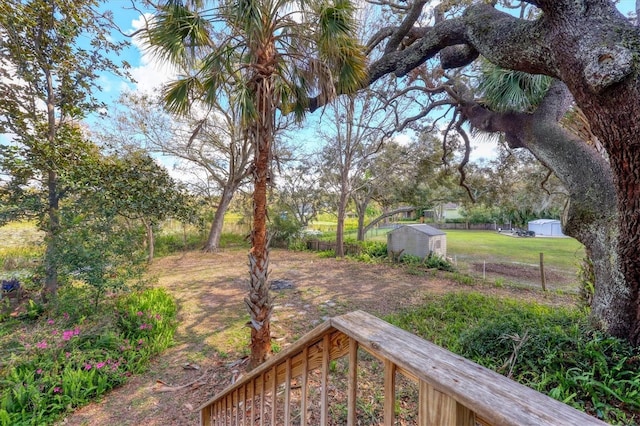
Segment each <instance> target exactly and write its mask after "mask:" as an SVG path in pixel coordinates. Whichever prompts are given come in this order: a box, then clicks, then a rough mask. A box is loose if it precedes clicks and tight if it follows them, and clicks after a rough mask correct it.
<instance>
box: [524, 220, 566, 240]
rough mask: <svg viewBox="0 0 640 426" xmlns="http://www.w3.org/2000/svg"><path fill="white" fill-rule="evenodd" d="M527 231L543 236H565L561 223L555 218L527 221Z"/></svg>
mask: <svg viewBox="0 0 640 426" xmlns="http://www.w3.org/2000/svg"><path fill="white" fill-rule="evenodd" d="M529 231H533V232H535V233H536V235H542V236H545V237H565V236H566V235H564V234H563V233H562V225H561V224H560V221H559V220H557V219H536V220H532V221H530V222H529Z"/></svg>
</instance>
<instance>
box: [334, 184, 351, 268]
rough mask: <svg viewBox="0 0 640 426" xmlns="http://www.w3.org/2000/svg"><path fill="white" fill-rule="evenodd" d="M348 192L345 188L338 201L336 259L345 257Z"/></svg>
mask: <svg viewBox="0 0 640 426" xmlns="http://www.w3.org/2000/svg"><path fill="white" fill-rule="evenodd" d="M347 201H348V198H347V192H346V189H344V186H343V188H342V189H341V191H340V199H339V200H338V224H337V225H336V257H344V217H345V216H346V214H347Z"/></svg>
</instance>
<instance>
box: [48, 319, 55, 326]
mask: <svg viewBox="0 0 640 426" xmlns="http://www.w3.org/2000/svg"><path fill="white" fill-rule="evenodd" d="M54 323H55V321H54V320H52V319H51V318H49V319H48V320H47V324H49V325H53V324H54Z"/></svg>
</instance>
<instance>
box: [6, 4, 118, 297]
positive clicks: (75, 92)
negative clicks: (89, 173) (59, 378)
mask: <svg viewBox="0 0 640 426" xmlns="http://www.w3.org/2000/svg"><path fill="white" fill-rule="evenodd" d="M99 3H100V2H99V1H96V0H30V1H27V0H5V1H3V2H2V3H0V99H1V101H0V133H4V134H7V137H8V138H9V139H11V143H8V144H7V145H5V146H4V147H3V153H4V154H6V155H5V159H7V161H6V162H5V165H10V166H11V167H13V166H15V167H14V168H12V169H11V170H8V172H9V174H10V176H11V178H12V179H13V183H17V184H16V185H12V184H9V185H8V186H6V187H5V188H4V189H8V190H11V189H17V188H19V187H23V188H24V185H23V184H27V183H29V184H33V183H36V182H37V185H36V188H35V190H42V192H41V194H43V198H39V200H41V201H38V202H34V200H35V199H34V198H33V197H31V196H30V197H27V198H26V199H24V198H23V201H25V200H26V201H28V204H29V206H28V208H27V209H23V208H18V209H17V210H15V211H27V210H31V211H32V212H34V213H35V214H36V215H37V216H38V218H39V224H40V226H41V227H42V229H43V230H44V231H46V239H45V241H46V251H45V282H44V292H43V294H44V296H50V295H53V294H55V293H56V291H57V287H58V271H57V265H56V258H57V256H56V253H55V248H56V247H57V245H56V239H57V237H58V234H59V232H60V218H59V207H60V200H61V198H63V196H64V191H63V188H61V187H60V182H59V180H60V176H59V175H60V172H61V169H64V168H65V167H70V166H72V165H73V162H74V158H73V156H74V155H75V154H74V152H77V150H76V147H75V146H74V144H75V143H76V142H77V141H78V140H79V139H78V138H75V137H74V136H73V135H74V132H75V130H74V127H75V126H76V121H77V120H80V119H82V118H83V117H84V116H85V115H86V114H87V113H89V112H91V111H95V110H96V109H98V108H99V107H100V106H102V104H101V103H100V102H99V101H98V100H97V99H96V98H95V93H96V92H97V91H98V89H99V86H98V78H99V75H98V74H99V73H101V72H105V71H107V72H113V73H116V74H122V72H123V68H121V67H120V66H118V65H116V64H115V63H113V62H112V61H111V60H109V59H108V58H107V57H106V56H105V52H107V51H112V52H116V53H117V52H118V51H119V50H120V48H121V47H122V46H121V45H120V44H116V43H114V42H112V41H111V39H110V38H109V31H108V23H109V14H108V13H101V12H98V6H99ZM125 65H126V64H125ZM29 192H30V191H25V192H22V194H29ZM13 195H16V194H15V193H14V194H13ZM18 195H19V194H18ZM31 195H33V192H31Z"/></svg>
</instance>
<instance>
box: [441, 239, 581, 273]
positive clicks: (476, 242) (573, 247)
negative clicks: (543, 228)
mask: <svg viewBox="0 0 640 426" xmlns="http://www.w3.org/2000/svg"><path fill="white" fill-rule="evenodd" d="M446 233H447V255H448V256H449V257H453V256H457V257H458V258H459V259H460V258H462V259H472V260H480V261H482V260H485V261H487V262H515V263H525V264H532V265H537V264H538V263H539V261H540V253H544V263H545V266H549V267H551V268H557V269H561V270H568V269H575V268H576V267H577V265H578V264H579V262H580V261H581V260H582V258H583V257H584V247H583V246H582V244H580V242H578V241H577V240H575V239H573V238H543V237H536V238H519V237H512V236H511V235H510V234H501V233H498V232H494V231H463V230H447V231H446Z"/></svg>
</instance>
